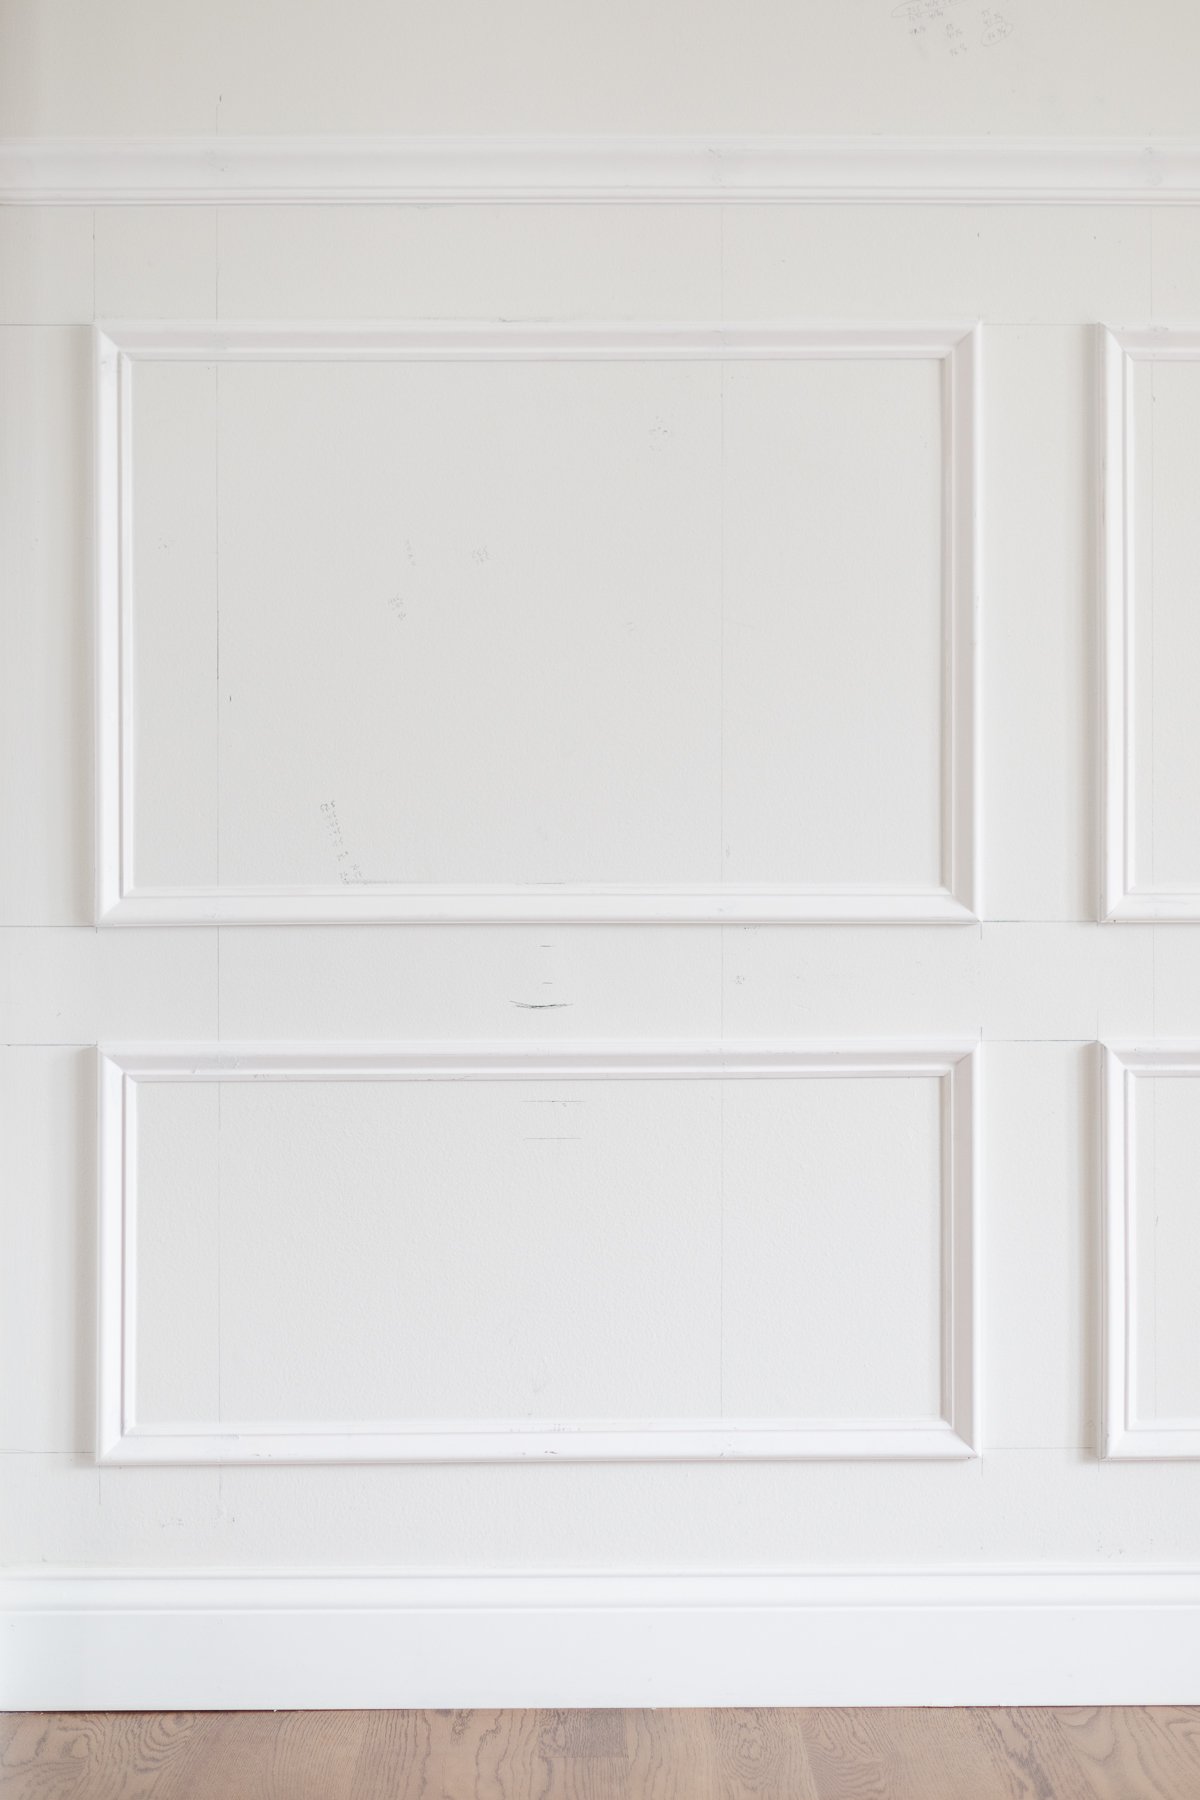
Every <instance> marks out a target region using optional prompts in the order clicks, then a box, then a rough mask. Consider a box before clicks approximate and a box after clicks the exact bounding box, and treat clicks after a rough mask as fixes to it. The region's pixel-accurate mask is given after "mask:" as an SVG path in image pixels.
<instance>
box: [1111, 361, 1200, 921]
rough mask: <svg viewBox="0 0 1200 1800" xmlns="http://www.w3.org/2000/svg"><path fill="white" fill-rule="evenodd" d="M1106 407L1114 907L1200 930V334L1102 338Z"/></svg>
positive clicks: (1123, 916)
mask: <svg viewBox="0 0 1200 1800" xmlns="http://www.w3.org/2000/svg"><path fill="white" fill-rule="evenodd" d="M1099 359H1100V370H1101V387H1102V397H1103V411H1102V417H1103V438H1102V479H1103V488H1104V500H1103V513H1102V519H1103V526H1102V555H1103V578H1104V690H1103V717H1104V731H1105V788H1104V830H1105V872H1104V901H1103V903H1104V906H1105V909H1106V912H1107V916H1108V917H1110V918H1113V919H1117V920H1136V921H1144V920H1147V919H1156V918H1158V919H1191V920H1195V919H1200V837H1198V834H1197V826H1196V802H1197V797H1198V795H1197V786H1196V779H1195V774H1194V764H1195V756H1194V750H1193V746H1192V743H1191V737H1192V734H1193V733H1194V727H1195V719H1194V708H1193V706H1192V704H1191V696H1192V690H1193V688H1194V685H1195V678H1196V672H1197V668H1198V667H1200V640H1198V639H1197V631H1196V623H1195V616H1196V609H1195V604H1194V577H1193V570H1194V566H1195V554H1196V547H1197V537H1196V529H1195V523H1194V516H1193V515H1194V507H1193V504H1192V496H1193V494H1194V491H1195V483H1196V477H1197V472H1198V470H1200V426H1198V424H1197V416H1198V415H1197V407H1198V405H1200V371H1198V368H1197V361H1198V359H1200V331H1197V330H1196V329H1195V328H1194V327H1177V328H1176V327H1169V328H1166V329H1164V328H1163V327H1161V326H1154V327H1151V328H1149V329H1146V328H1141V329H1128V328H1127V329H1120V330H1118V329H1111V330H1107V331H1103V332H1101V333H1100V334H1099Z"/></svg>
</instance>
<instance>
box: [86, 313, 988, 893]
mask: <svg viewBox="0 0 1200 1800" xmlns="http://www.w3.org/2000/svg"><path fill="white" fill-rule="evenodd" d="M977 337H978V334H977V333H976V332H974V331H968V330H966V329H965V328H963V327H961V326H959V327H945V328H941V327H939V328H929V329H926V328H911V327H899V326H897V327H864V326H853V327H821V328H800V327H796V328H791V327H786V326H781V327H775V326H772V327H769V328H768V327H754V326H737V327H717V326H713V327H708V326H682V325H680V326H675V325H657V326H636V325H635V326H604V327H589V326H576V325H546V326H507V325H497V326H488V327H480V326H455V325H445V324H441V325H430V326H426V327H421V326H395V327H392V326H345V327H334V326H299V325H286V326H261V327H253V326H233V325H203V326H126V327H108V328H105V329H103V330H102V331H100V332H99V334H98V371H99V404H98V432H99V439H98V514H99V546H98V554H99V596H100V606H99V627H98V634H99V666H100V698H99V719H100V725H99V729H100V743H99V840H100V849H99V903H98V910H99V917H100V919H101V921H102V922H105V923H109V922H111V923H116V924H140V923H156V924H175V923H197V922H221V921H227V922H288V921H309V922H326V921H339V922H346V923H353V922H368V921H384V920H397V921H404V920H408V921H427V922H429V921H452V920H457V919H463V920H582V921H597V922H603V921H606V920H650V921H653V920H665V921H681V922H682V921H689V920H701V921H703V920H708V921H720V920H723V919H731V920H750V921H755V920H758V921H770V920H790V919H797V920H801V919H809V920H828V921H839V920H908V921H930V922H941V921H954V920H963V919H969V918H971V917H972V916H974V914H975V913H976V912H977V911H978V894H977V883H976V873H975V871H976V842H975V839H976V827H975V804H974V792H975V760H976V758H975V703H974V696H975V636H976V598H977V596H976V589H977V573H976V561H977V556H976V538H977V520H976V467H975V465H976V455H975V442H976V437H977V410H978V408H977V386H978V376H977V366H976V365H977Z"/></svg>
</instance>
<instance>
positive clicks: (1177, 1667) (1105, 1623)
mask: <svg viewBox="0 0 1200 1800" xmlns="http://www.w3.org/2000/svg"><path fill="white" fill-rule="evenodd" d="M0 1627H2V1633H3V1636H2V1638H0V1645H2V1649H0V1657H2V1662H0V1699H2V1703H3V1705H4V1706H5V1707H6V1708H10V1709H22V1710H35V1711H41V1710H55V1711H68V1710H69V1711H91V1710H130V1709H132V1710H154V1711H157V1710H185V1711H191V1710H204V1709H212V1708H220V1709H243V1708H255V1709H257V1708H270V1707H425V1706H435V1707H449V1706H556V1707H561V1706H723V1705H778V1706H798V1705H805V1706H814V1705H823V1706H850V1705H858V1706H899V1705H936V1706H950V1705H980V1704H994V1705H1017V1704H1021V1705H1068V1704H1092V1705H1101V1704H1120V1703H1125V1704H1129V1705H1147V1704H1164V1705H1167V1704H1188V1703H1195V1702H1197V1701H1200V1568H1186V1569H1182V1568H1149V1569H1125V1568H1085V1569H1036V1568H1035V1569H1018V1568H1011V1569H1010V1568H990V1569H978V1570H963V1569H955V1570H912V1571H904V1572H882V1571H881V1572H874V1573H871V1572H823V1573H810V1574H787V1575H777V1574H759V1575H732V1574H690V1575H684V1574H679V1575H485V1576H476V1575H401V1574H361V1575H341V1574H325V1575H300V1574H215V1573H214V1574H200V1573H198V1574H190V1575H168V1574H152V1573H145V1574H129V1573H126V1574H98V1573H79V1574H55V1575H49V1574H45V1573H38V1572H30V1573H27V1574H25V1573H21V1574H14V1575H10V1576H8V1577H5V1578H4V1579H3V1580H0Z"/></svg>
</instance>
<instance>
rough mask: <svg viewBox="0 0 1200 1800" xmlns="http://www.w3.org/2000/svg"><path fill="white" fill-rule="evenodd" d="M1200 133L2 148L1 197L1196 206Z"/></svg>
mask: <svg viewBox="0 0 1200 1800" xmlns="http://www.w3.org/2000/svg"><path fill="white" fill-rule="evenodd" d="M1197 199H1200V139H1197V138H1191V137H1188V138H1180V137H1172V138H1157V139H1155V138H1148V139H1147V138H1120V137H1108V138H1103V137H1101V138H1080V137H1075V138H1071V137H1062V138H1038V137H1007V138H993V137H926V138H921V137H787V136H740V137H739V136H715V137H694V136H657V137H628V136H615V135H614V136H598V137H589V136H582V135H579V136H571V135H564V136H558V137H521V136H499V137H477V136H458V135H453V134H447V135H443V136H434V137H416V136H412V137H332V136H329V137H326V136H318V135H313V136H308V137H271V136H263V137H212V136H210V137H159V138H113V137H97V138H75V137H40V138H0V203H6V202H7V203H25V204H35V205H55V204H59V205H74V206H102V205H136V204H137V203H139V202H171V203H174V204H177V205H187V204H191V205H206V206H211V205H217V204H221V205H232V204H238V203H241V204H247V205H258V204H263V203H271V204H273V203H279V202H298V203H305V204H309V205H312V204H319V203H322V202H331V203H338V202H342V203H345V202H364V201H414V202H420V203H426V204H433V203H439V202H458V201H465V202H475V203H481V202H483V203H486V202H490V201H533V202H539V201H542V202H544V201H555V200H568V201H618V202H627V201H693V200H700V201H712V200H718V201H737V200H749V201H756V200H757V201H761V200H817V201H823V200H835V201H876V202H877V201H893V200H895V201H915V202H919V203H922V204H928V203H931V202H932V203H938V202H952V203H954V202H957V203H963V202H971V201H981V202H989V203H990V202H999V203H1008V202H1035V203H1036V202H1051V203H1055V204H1062V203H1070V202H1081V203H1083V204H1092V205H1094V204H1101V203H1103V204H1110V203H1113V202H1126V203H1135V204H1139V205H1140V204H1144V203H1146V202H1147V201H1150V202H1164V201H1165V202H1172V201H1173V202H1183V203H1188V202H1194V201H1196V200H1197Z"/></svg>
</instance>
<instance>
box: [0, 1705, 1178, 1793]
mask: <svg viewBox="0 0 1200 1800" xmlns="http://www.w3.org/2000/svg"><path fill="white" fill-rule="evenodd" d="M0 1750H2V1754H0V1795H2V1796H3V1797H4V1800H26V1797H27V1796H28V1800H35V1797H36V1800H76V1797H77V1800H384V1797H385V1796H386V1800H534V1797H536V1800H710V1796H711V1797H712V1800H743V1796H750V1795H754V1796H757V1797H758V1800H764V1797H768V1796H769V1797H770V1800H776V1797H777V1800H993V1796H994V1797H995V1800H1198V1797H1200V1706H1196V1707H1150V1708H1145V1707H1127V1708H1118V1707H1069V1708H1053V1709H1051V1708H1047V1709H1040V1710H1034V1709H1029V1708H1015V1707H996V1708H990V1709H985V1708H969V1709H962V1710H937V1709H933V1708H930V1709H927V1710H921V1709H916V1708H896V1709H895V1710H888V1711H845V1712H838V1711H831V1710H813V1711H804V1710H799V1709H798V1710H794V1711H782V1710H759V1711H756V1710H745V1711H735V1710H729V1711H703V1710H697V1711H694V1712H684V1711H669V1710H663V1711H660V1712H600V1711H597V1712H330V1713H317V1712H307V1713H282V1712H281V1713H10V1714H8V1715H6V1716H0Z"/></svg>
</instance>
